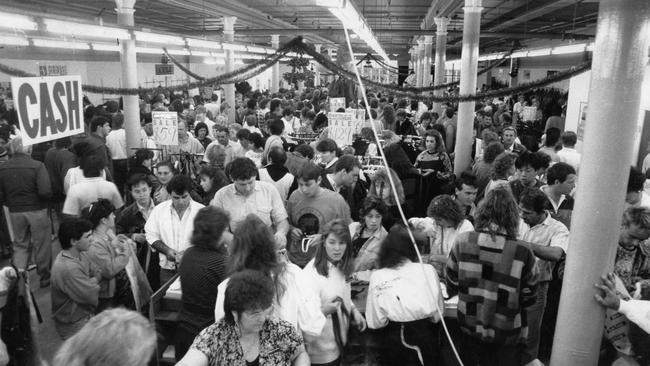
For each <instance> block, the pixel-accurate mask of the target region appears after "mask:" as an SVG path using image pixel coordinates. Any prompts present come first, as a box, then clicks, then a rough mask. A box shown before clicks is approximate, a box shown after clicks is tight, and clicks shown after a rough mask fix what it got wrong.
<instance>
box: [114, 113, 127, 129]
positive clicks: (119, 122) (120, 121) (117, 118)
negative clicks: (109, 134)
mask: <svg viewBox="0 0 650 366" xmlns="http://www.w3.org/2000/svg"><path fill="white" fill-rule="evenodd" d="M123 126H124V115H123V114H122V113H115V114H113V115H112V116H111V128H112V129H113V130H119V129H121V128H122V127H123Z"/></svg>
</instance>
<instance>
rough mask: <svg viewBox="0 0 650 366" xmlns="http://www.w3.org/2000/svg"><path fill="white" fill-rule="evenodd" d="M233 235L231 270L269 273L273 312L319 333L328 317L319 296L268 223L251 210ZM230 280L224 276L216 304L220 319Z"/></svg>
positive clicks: (300, 327)
mask: <svg viewBox="0 0 650 366" xmlns="http://www.w3.org/2000/svg"><path fill="white" fill-rule="evenodd" d="M233 237H234V239H233V241H232V243H231V244H230V246H229V247H228V251H229V252H230V257H229V262H230V264H229V272H230V273H234V272H237V271H241V270H244V269H253V270H256V271H261V272H262V273H265V274H267V275H268V276H269V278H271V280H272V281H273V285H274V287H275V290H274V293H275V298H274V306H273V314H274V315H275V316H276V317H277V318H280V319H283V320H286V321H288V322H289V323H291V324H292V325H293V326H294V327H295V328H296V329H297V330H299V331H301V332H303V334H314V335H318V334H320V332H321V330H322V329H323V326H324V325H325V317H324V316H323V314H322V313H321V312H320V303H319V301H318V297H317V295H316V294H315V293H314V292H313V290H312V289H311V288H310V285H309V283H308V282H306V281H305V279H304V276H303V275H302V273H301V269H300V268H299V267H298V266H296V265H295V264H293V263H291V262H289V261H288V260H287V259H286V249H285V248H278V247H277V246H276V242H275V240H274V239H273V234H272V233H271V231H270V230H269V228H268V226H266V225H265V224H264V223H263V222H262V220H260V218H259V217H257V216H256V215H254V214H251V215H248V216H247V217H246V218H245V219H244V221H243V222H241V223H240V224H239V225H238V226H237V229H235V232H234V233H233ZM228 281H229V279H225V280H224V281H223V282H221V284H219V287H218V292H217V300H216V304H215V308H214V318H215V320H216V321H217V322H218V321H219V320H220V319H221V318H223V317H224V315H225V310H224V299H225V298H224V294H225V290H226V287H227V286H228Z"/></svg>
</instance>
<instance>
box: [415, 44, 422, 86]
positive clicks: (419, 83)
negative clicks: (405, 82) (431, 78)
mask: <svg viewBox="0 0 650 366" xmlns="http://www.w3.org/2000/svg"><path fill="white" fill-rule="evenodd" d="M416 55H417V56H416V57H417V59H418V68H417V69H416V71H415V75H416V76H417V83H416V85H417V86H418V88H421V87H422V83H423V82H424V40H422V39H418V46H417V54H416Z"/></svg>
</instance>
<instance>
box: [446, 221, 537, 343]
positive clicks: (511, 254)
mask: <svg viewBox="0 0 650 366" xmlns="http://www.w3.org/2000/svg"><path fill="white" fill-rule="evenodd" d="M446 277H447V288H448V289H449V290H450V291H452V292H458V322H459V324H460V326H461V329H462V330H463V331H464V332H465V333H467V334H469V335H471V336H473V337H475V338H478V339H480V340H481V341H483V342H488V343H496V344H516V343H523V342H525V340H526V337H527V335H528V324H527V321H526V311H525V308H526V307H528V306H530V305H532V304H534V302H535V290H536V286H537V280H538V272H537V267H536V266H535V255H534V254H533V252H532V250H531V249H530V247H529V246H528V245H527V244H526V243H525V242H523V241H516V240H509V239H506V237H504V236H500V235H496V236H494V238H493V237H491V236H490V234H486V233H480V232H475V231H472V232H466V233H463V234H459V235H458V237H456V241H455V243H454V247H453V248H452V250H451V252H450V254H449V259H448V261H447V267H446Z"/></svg>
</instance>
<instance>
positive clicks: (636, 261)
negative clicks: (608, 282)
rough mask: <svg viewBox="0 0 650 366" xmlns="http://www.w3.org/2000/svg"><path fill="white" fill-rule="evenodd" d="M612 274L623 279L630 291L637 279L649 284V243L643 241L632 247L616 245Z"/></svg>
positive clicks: (632, 289)
mask: <svg viewBox="0 0 650 366" xmlns="http://www.w3.org/2000/svg"><path fill="white" fill-rule="evenodd" d="M614 274H616V275H617V276H618V277H619V278H620V279H621V281H623V284H625V288H627V290H628V291H629V292H630V293H632V292H634V291H635V288H634V284H635V283H637V282H639V281H643V282H646V283H647V284H650V243H648V242H643V243H641V244H639V246H638V247H636V248H634V249H626V248H624V247H622V246H621V245H618V247H617V249H616V262H614Z"/></svg>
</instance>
